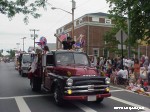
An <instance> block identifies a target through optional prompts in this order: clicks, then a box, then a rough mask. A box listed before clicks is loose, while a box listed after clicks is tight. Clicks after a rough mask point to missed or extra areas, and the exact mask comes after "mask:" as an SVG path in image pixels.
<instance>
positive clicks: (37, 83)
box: [31, 77, 41, 92]
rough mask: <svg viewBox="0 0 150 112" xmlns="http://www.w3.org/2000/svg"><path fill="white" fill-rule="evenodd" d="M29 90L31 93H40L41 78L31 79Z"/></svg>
mask: <svg viewBox="0 0 150 112" xmlns="http://www.w3.org/2000/svg"><path fill="white" fill-rule="evenodd" d="M31 88H32V91H36V92H37V91H41V78H39V77H33V78H32V79H31Z"/></svg>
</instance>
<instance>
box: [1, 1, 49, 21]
mask: <svg viewBox="0 0 150 112" xmlns="http://www.w3.org/2000/svg"><path fill="white" fill-rule="evenodd" d="M31 1H32V2H31ZM47 4H48V3H47V0H16V1H15V0H13V1H9V0H0V13H1V14H5V15H7V16H8V18H12V17H14V16H15V15H16V14H20V13H22V14H24V15H25V18H24V21H25V22H26V23H28V16H29V15H32V16H33V17H34V18H38V17H40V16H41V15H40V14H39V13H37V11H38V10H39V8H44V9H46V5H47Z"/></svg>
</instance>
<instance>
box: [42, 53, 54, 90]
mask: <svg viewBox="0 0 150 112" xmlns="http://www.w3.org/2000/svg"><path fill="white" fill-rule="evenodd" d="M53 68H54V57H53V55H52V54H50V55H47V56H46V67H45V71H44V73H45V75H44V87H45V88H47V89H50V88H51V84H52V76H50V75H48V73H52V72H53Z"/></svg>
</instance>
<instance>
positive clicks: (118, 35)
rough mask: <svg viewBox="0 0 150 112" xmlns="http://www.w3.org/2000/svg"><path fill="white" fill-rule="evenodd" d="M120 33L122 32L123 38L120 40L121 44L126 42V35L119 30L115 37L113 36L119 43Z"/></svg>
mask: <svg viewBox="0 0 150 112" xmlns="http://www.w3.org/2000/svg"><path fill="white" fill-rule="evenodd" d="M121 31H122V34H123V35H122V36H123V38H122V41H123V42H125V41H126V40H127V38H128V35H127V34H126V33H125V32H124V31H123V30H122V29H120V30H119V31H118V32H117V33H116V35H115V37H116V39H117V40H118V41H119V42H120V43H121Z"/></svg>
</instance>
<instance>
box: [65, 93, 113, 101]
mask: <svg viewBox="0 0 150 112" xmlns="http://www.w3.org/2000/svg"><path fill="white" fill-rule="evenodd" d="M89 96H90V95H81V96H64V97H63V99H65V100H86V101H88V97H89ZM95 96H96V99H99V98H105V97H110V96H111V93H107V94H97V95H95Z"/></svg>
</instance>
